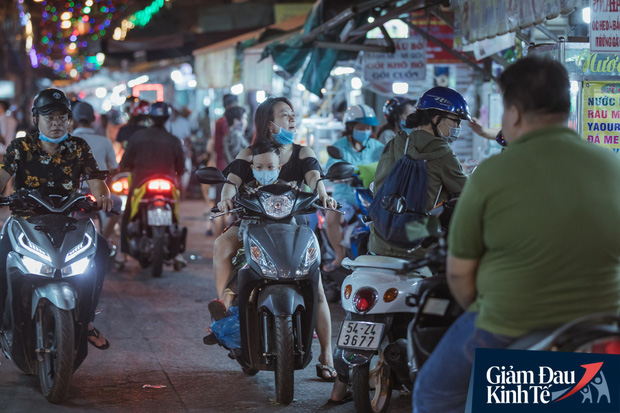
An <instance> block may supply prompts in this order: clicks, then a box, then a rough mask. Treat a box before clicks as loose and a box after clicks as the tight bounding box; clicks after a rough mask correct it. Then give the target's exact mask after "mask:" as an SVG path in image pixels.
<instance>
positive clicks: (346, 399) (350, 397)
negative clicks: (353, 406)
mask: <svg viewBox="0 0 620 413" xmlns="http://www.w3.org/2000/svg"><path fill="white" fill-rule="evenodd" d="M352 401H353V392H352V391H351V389H347V392H346V394H345V395H344V397H343V398H342V400H332V399H329V400H327V403H326V404H328V405H335V406H339V405H341V404H345V403H349V402H352Z"/></svg>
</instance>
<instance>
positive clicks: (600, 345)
mask: <svg viewBox="0 0 620 413" xmlns="http://www.w3.org/2000/svg"><path fill="white" fill-rule="evenodd" d="M577 351H578V352H586V353H598V354H620V337H608V338H602V339H599V340H596V341H593V342H591V343H587V344H585V345H583V346H581V347H580V348H579V349H578V350H577Z"/></svg>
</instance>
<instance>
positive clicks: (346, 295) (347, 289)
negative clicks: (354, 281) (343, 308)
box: [344, 284, 353, 300]
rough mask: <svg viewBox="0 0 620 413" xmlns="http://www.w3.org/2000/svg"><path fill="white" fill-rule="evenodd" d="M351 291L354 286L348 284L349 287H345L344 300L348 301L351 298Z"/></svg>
mask: <svg viewBox="0 0 620 413" xmlns="http://www.w3.org/2000/svg"><path fill="white" fill-rule="evenodd" d="M351 291H353V286H352V285H351V284H347V286H346V287H344V298H345V300H348V299H349V297H351Z"/></svg>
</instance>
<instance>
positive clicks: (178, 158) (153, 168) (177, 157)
mask: <svg viewBox="0 0 620 413" xmlns="http://www.w3.org/2000/svg"><path fill="white" fill-rule="evenodd" d="M121 169H122V170H126V171H131V173H132V178H131V179H132V185H134V186H137V185H139V184H140V183H141V182H143V180H144V179H146V178H148V177H149V176H153V175H167V176H172V177H174V176H176V175H182V174H183V172H184V169H185V155H184V153H183V146H182V145H181V141H180V140H179V139H178V138H176V137H175V136H174V135H171V134H169V133H168V132H166V130H165V129H163V128H158V127H154V126H152V127H150V128H146V129H142V130H139V131H137V132H136V133H135V134H134V135H133V137H132V138H131V140H130V141H129V143H128V144H127V149H126V150H125V154H124V155H123V159H122V160H121Z"/></svg>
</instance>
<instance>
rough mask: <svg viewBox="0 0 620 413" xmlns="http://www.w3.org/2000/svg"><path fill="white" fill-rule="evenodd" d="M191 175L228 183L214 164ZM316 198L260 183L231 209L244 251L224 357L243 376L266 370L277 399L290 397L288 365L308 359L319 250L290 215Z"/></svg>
mask: <svg viewBox="0 0 620 413" xmlns="http://www.w3.org/2000/svg"><path fill="white" fill-rule="evenodd" d="M352 172H353V167H352V166H351V165H350V164H348V163H345V162H341V163H338V164H335V165H333V166H332V167H331V168H330V170H329V172H328V173H327V175H326V176H325V177H324V178H322V179H345V178H347V177H349V176H351V174H352ZM196 178H197V180H198V182H200V183H203V184H210V185H214V184H222V183H231V182H229V181H228V180H226V178H224V176H223V175H222V173H221V172H220V171H219V170H218V169H216V168H201V169H199V170H198V171H197V172H196ZM317 200H318V196H317V194H316V193H308V192H302V191H299V190H297V189H294V188H292V187H290V186H288V185H281V184H275V185H267V186H263V187H261V188H259V189H258V190H257V191H256V192H254V193H251V194H247V195H243V196H238V197H237V200H236V201H235V208H234V209H233V210H232V211H231V212H236V213H237V214H239V215H240V216H241V217H242V219H243V222H242V224H241V227H240V229H239V233H240V236H242V237H243V246H244V254H245V262H244V263H243V264H242V266H241V268H240V269H239V270H238V271H237V282H236V290H237V291H236V292H237V301H238V305H239V323H240V329H241V348H240V349H232V350H231V356H232V357H233V358H234V359H235V360H237V362H238V363H239V364H240V365H241V367H242V369H243V371H244V372H245V373H246V374H248V375H254V374H256V373H257V372H258V371H259V370H268V371H274V372H275V389H276V400H277V402H278V403H281V404H289V403H291V402H292V401H293V395H294V370H300V369H303V368H305V367H306V366H307V365H308V363H310V360H311V359H312V354H311V347H312V335H313V332H314V326H315V321H316V310H315V309H316V303H317V297H318V284H319V276H320V271H319V264H320V261H321V257H320V256H321V253H320V249H319V245H318V242H317V239H316V236H315V235H314V233H313V232H312V230H311V229H310V228H309V227H308V226H307V225H300V224H298V223H297V222H296V221H295V219H294V218H295V216H299V215H304V214H311V213H314V212H316V210H317V209H318V208H322V207H321V206H320V205H318V204H317ZM214 212H215V211H214ZM219 215H223V213H220V214H219Z"/></svg>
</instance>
